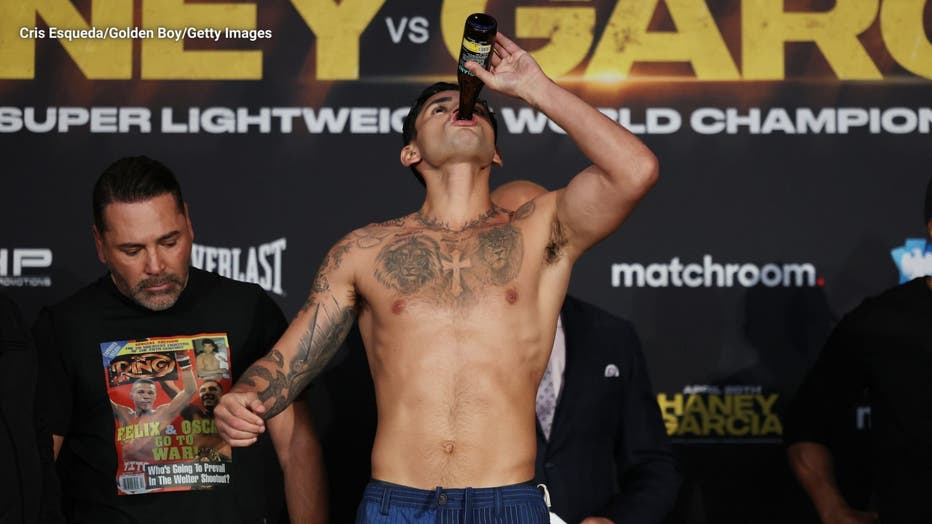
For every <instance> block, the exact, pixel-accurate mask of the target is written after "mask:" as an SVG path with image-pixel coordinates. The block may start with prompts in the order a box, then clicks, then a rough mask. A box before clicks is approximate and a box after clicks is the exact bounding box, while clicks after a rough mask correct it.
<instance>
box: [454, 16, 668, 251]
mask: <svg viewBox="0 0 932 524" xmlns="http://www.w3.org/2000/svg"><path fill="white" fill-rule="evenodd" d="M467 67H468V68H469V70H470V71H472V72H473V73H474V74H475V75H476V76H478V77H479V78H480V79H481V80H482V81H483V82H485V83H486V85H488V86H489V87H490V88H491V89H493V90H495V91H499V92H502V93H504V94H507V95H511V96H514V97H517V98H521V99H522V100H524V101H526V102H528V103H529V104H531V105H532V106H533V107H535V108H537V109H539V110H540V111H542V112H543V113H544V114H546V115H547V117H548V118H550V119H551V120H552V121H553V122H554V123H556V124H557V125H559V126H560V127H561V128H563V130H564V131H566V133H567V134H568V135H569V136H570V138H572V139H573V141H574V142H575V143H576V145H577V146H578V147H579V149H580V150H581V151H582V152H583V153H584V154H585V155H586V157H588V158H589V160H591V161H592V164H593V165H592V166H590V167H588V168H587V169H585V170H583V171H582V172H580V173H579V174H577V175H576V176H575V177H574V178H573V179H572V180H571V181H570V183H569V185H568V186H567V187H566V189H564V190H561V191H558V192H557V193H558V195H557V220H558V221H559V226H561V229H562V231H563V233H564V234H565V238H566V241H567V247H569V248H570V249H571V253H572V254H573V255H574V256H578V255H579V254H581V253H582V252H583V251H585V250H586V249H587V248H589V247H590V246H592V245H593V244H595V243H596V242H598V241H599V240H601V239H603V238H604V237H606V236H608V235H609V234H610V233H611V232H612V231H614V230H615V229H616V228H617V227H618V226H619V225H620V224H621V222H622V221H624V219H625V218H626V217H627V216H628V214H630V213H631V210H632V209H633V208H634V206H635V204H637V202H638V201H639V200H640V199H641V197H642V196H644V194H645V193H646V192H647V190H648V189H650V187H651V186H652V185H653V184H654V182H655V181H656V180H657V173H658V163H657V158H656V157H655V156H654V155H653V153H651V151H650V150H649V149H648V148H647V146H645V145H644V144H643V143H642V142H641V141H640V140H639V139H638V138H637V137H635V136H634V135H633V134H631V133H630V132H629V131H628V130H626V129H625V128H623V127H621V126H620V125H618V124H617V123H615V122H613V121H612V120H611V119H609V118H608V117H606V116H605V115H603V114H602V113H600V112H599V111H598V110H597V109H595V108H594V107H592V106H591V105H589V104H588V103H586V102H584V101H583V100H582V99H580V98H579V97H577V96H576V95H574V94H573V93H570V92H569V91H567V90H566V89H563V88H562V87H560V86H559V85H557V84H556V83H554V82H553V81H552V80H551V79H550V78H548V77H547V75H546V74H544V72H543V71H542V70H541V68H540V66H539V65H538V64H537V62H536V61H534V59H533V58H532V57H531V55H529V54H528V53H527V52H526V51H525V50H523V49H521V48H520V47H518V46H517V45H516V44H515V43H514V42H512V41H511V40H509V39H508V38H507V37H505V36H503V35H502V34H501V33H499V34H498V35H497V36H496V39H495V46H494V49H493V56H492V68H491V70H490V71H485V70H484V69H482V68H481V67H480V66H479V65H478V64H475V63H471V64H467Z"/></svg>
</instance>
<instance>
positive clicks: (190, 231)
mask: <svg viewBox="0 0 932 524" xmlns="http://www.w3.org/2000/svg"><path fill="white" fill-rule="evenodd" d="M184 221H185V222H187V223H188V235H190V236H191V240H194V226H193V225H192V224H191V215H190V214H189V213H188V203H187V202H185V203H184Z"/></svg>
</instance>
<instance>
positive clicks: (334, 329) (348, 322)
mask: <svg viewBox="0 0 932 524" xmlns="http://www.w3.org/2000/svg"><path fill="white" fill-rule="evenodd" d="M334 305H336V301H334ZM321 313H322V310H321V307H320V304H317V305H315V310H314V315H313V316H312V317H311V320H310V322H309V323H308V326H307V329H306V330H305V332H304V336H302V337H301V341H300V342H299V343H298V353H297V355H295V357H294V358H292V359H291V362H289V363H288V366H287V367H286V366H285V359H284V355H282V353H281V351H279V350H278V349H273V350H272V351H271V353H269V354H268V355H266V356H265V357H263V358H262V359H260V360H259V361H258V362H256V364H254V365H253V366H252V367H250V368H249V369H248V370H247V371H246V373H244V374H243V376H242V378H241V379H240V381H241V382H243V383H245V384H247V385H249V386H252V387H258V384H257V383H256V380H255V379H259V380H261V381H263V382H265V383H266V384H267V386H266V387H265V389H264V390H262V391H259V393H258V394H259V400H261V401H262V403H263V404H265V406H266V408H267V410H266V413H265V414H264V415H263V417H264V418H266V419H269V418H271V417H274V416H275V415H277V414H278V413H280V412H281V411H282V410H283V409H285V408H286V407H288V405H289V404H291V402H292V401H293V400H294V399H295V397H297V396H298V395H299V394H300V393H301V392H302V391H303V390H304V388H305V387H307V385H308V384H309V383H310V382H311V380H313V379H314V377H316V376H317V375H319V374H320V372H321V371H322V370H323V369H324V366H326V365H327V362H329V361H330V359H332V358H333V355H334V354H336V352H337V350H338V349H339V348H340V344H342V343H343V339H345V338H346V334H347V333H349V330H350V328H351V327H352V325H353V319H354V318H355V311H354V310H353V308H352V307H344V308H339V306H337V311H336V312H335V313H334V314H333V315H327V318H326V319H323V318H321ZM263 364H264V365H263Z"/></svg>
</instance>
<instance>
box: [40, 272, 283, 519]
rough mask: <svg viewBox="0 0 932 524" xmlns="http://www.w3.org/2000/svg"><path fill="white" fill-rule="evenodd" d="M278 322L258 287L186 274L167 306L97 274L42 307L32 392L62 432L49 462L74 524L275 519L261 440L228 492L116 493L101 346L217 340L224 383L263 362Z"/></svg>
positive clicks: (238, 465) (277, 509)
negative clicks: (224, 363)
mask: <svg viewBox="0 0 932 524" xmlns="http://www.w3.org/2000/svg"><path fill="white" fill-rule="evenodd" d="M285 327H286V321H285V318H284V316H283V315H282V312H281V310H280V309H279V308H278V306H277V305H276V304H275V303H274V302H273V301H272V300H271V299H270V298H269V297H268V296H267V295H266V294H265V292H263V291H262V289H261V288H259V286H256V285H253V284H243V283H239V282H235V281H233V280H230V279H227V278H223V277H220V276H217V275H215V274H212V273H207V272H204V271H200V270H197V269H194V268H192V269H191V271H190V277H189V279H188V283H187V286H186V287H185V289H184V291H183V292H182V294H181V296H180V297H179V299H178V301H177V302H176V303H175V305H174V306H172V307H171V308H169V309H167V310H165V311H151V310H148V309H146V308H143V307H141V306H139V305H137V304H135V303H134V302H132V301H131V300H129V299H128V298H127V297H125V296H124V295H122V294H121V293H120V292H119V291H118V290H117V289H116V287H115V286H114V284H113V282H112V280H111V278H110V275H109V274H108V275H105V276H104V277H102V278H101V279H99V280H97V281H96V282H94V283H93V284H91V285H89V286H87V287H85V288H84V289H82V290H80V291H79V292H78V293H76V294H75V295H74V296H72V297H70V298H68V299H67V300H65V301H63V302H61V303H60V304H57V305H55V306H52V307H49V308H46V309H44V310H43V311H42V313H41V314H40V317H39V320H38V321H37V324H36V326H35V328H34V335H35V339H36V344H37V346H38V347H39V351H40V359H41V364H42V371H41V377H40V388H42V389H43V390H44V393H45V394H46V395H47V396H48V399H49V403H50V404H51V405H54V406H55V409H54V410H53V414H52V417H51V418H52V420H51V426H52V432H53V433H55V434H57V435H64V436H65V440H64V444H63V446H62V449H61V452H60V454H59V458H58V469H59V476H60V478H61V485H62V494H63V506H65V511H66V514H67V515H68V517H69V520H70V521H71V522H77V523H84V522H87V523H93V524H98V523H104V522H106V523H149V522H151V523H154V524H155V523H158V524H164V523H167V522H197V523H204V524H208V523H218V524H219V523H223V524H229V523H246V524H253V523H258V522H263V523H266V522H269V523H270V522H277V521H278V520H279V518H280V516H281V515H282V508H283V504H284V496H283V492H284V490H283V486H282V480H281V479H282V475H281V470H280V468H279V467H278V462H277V459H276V456H275V453H274V449H273V447H272V444H271V442H270V440H269V439H268V437H267V435H263V438H261V439H260V440H259V442H257V443H256V444H254V445H253V446H250V447H248V448H236V449H234V450H233V464H232V466H231V475H232V478H231V485H229V486H218V487H215V488H214V489H211V490H204V491H185V492H170V493H148V494H139V495H122V496H120V495H117V487H116V482H115V474H116V469H117V456H116V447H115V445H114V425H115V422H114V412H113V409H112V408H111V404H110V397H109V396H108V394H107V386H106V381H105V378H104V373H103V367H102V360H101V343H103V342H109V341H119V340H140V339H145V338H151V337H172V336H191V335H196V334H199V333H225V334H226V335H227V337H228V339H227V340H228V342H229V356H230V359H231V362H230V367H231V372H232V378H233V380H234V381H235V380H236V379H237V378H238V377H239V375H240V374H241V373H242V372H243V371H245V370H246V368H247V367H248V366H249V365H250V364H252V363H253V362H254V361H256V360H257V359H258V358H260V357H261V356H263V355H264V354H265V353H267V352H268V350H269V349H270V348H271V347H272V345H273V344H274V343H275V342H276V341H277V340H278V337H279V336H280V335H281V334H282V332H283V331H284V329H285Z"/></svg>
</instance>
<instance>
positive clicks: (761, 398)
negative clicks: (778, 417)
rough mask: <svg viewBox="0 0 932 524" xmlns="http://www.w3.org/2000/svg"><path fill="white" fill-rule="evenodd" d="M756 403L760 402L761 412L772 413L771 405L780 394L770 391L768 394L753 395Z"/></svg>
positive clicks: (764, 413) (763, 413)
mask: <svg viewBox="0 0 932 524" xmlns="http://www.w3.org/2000/svg"><path fill="white" fill-rule="evenodd" d="M755 397H756V399H757V403H758V404H760V407H761V414H762V415H767V414H770V413H773V405H774V404H776V403H777V399H778V398H779V397H780V395H777V394H776V393H771V394H770V395H755Z"/></svg>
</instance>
